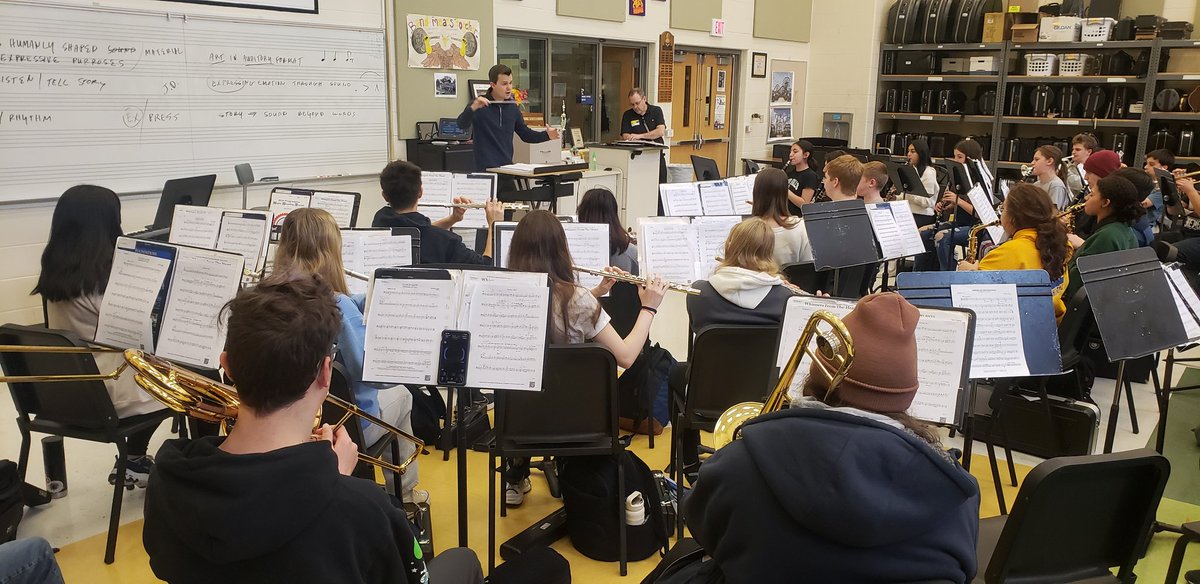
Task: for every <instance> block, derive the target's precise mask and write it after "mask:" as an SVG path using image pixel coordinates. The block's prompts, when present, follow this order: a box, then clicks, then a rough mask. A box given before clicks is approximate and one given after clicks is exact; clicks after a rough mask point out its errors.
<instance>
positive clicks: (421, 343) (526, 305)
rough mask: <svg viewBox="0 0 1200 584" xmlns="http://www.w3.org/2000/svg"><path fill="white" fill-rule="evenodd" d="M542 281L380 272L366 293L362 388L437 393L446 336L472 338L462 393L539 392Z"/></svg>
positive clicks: (526, 275) (544, 314) (485, 274)
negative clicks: (403, 386)
mask: <svg viewBox="0 0 1200 584" xmlns="http://www.w3.org/2000/svg"><path fill="white" fill-rule="evenodd" d="M549 310H550V287H549V278H548V277H547V276H546V274H540V273H532V272H510V271H506V270H493V271H485V270H447V269H430V268H380V269H377V270H375V273H374V276H373V277H372V278H371V286H370V290H369V291H368V293H367V300H366V310H365V316H364V318H365V320H366V329H367V330H366V339H365V343H364V358H363V380H364V381H367V382H374V383H389V384H397V383H407V384H417V385H436V383H437V369H438V358H439V353H440V348H441V336H442V331H444V330H463V331H468V332H470V333H471V337H470V358H469V360H468V367H467V375H466V383H465V384H464V385H465V386H467V387H477V388H488V389H506V390H523V391H540V390H541V388H542V371H543V367H544V364H545V357H546V337H547V330H548V322H549Z"/></svg>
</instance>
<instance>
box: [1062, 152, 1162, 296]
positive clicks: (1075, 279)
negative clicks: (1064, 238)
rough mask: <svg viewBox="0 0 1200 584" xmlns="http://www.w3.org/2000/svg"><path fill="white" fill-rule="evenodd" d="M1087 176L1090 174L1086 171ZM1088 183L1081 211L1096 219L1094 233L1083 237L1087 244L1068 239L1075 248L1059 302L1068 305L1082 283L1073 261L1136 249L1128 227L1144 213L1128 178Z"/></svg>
mask: <svg viewBox="0 0 1200 584" xmlns="http://www.w3.org/2000/svg"><path fill="white" fill-rule="evenodd" d="M1105 152H1109V150H1101V151H1100V152H1097V153H1095V154H1093V155H1091V156H1089V157H1088V161H1087V163H1084V167H1087V166H1088V165H1089V164H1090V163H1091V162H1092V161H1093V160H1095V159H1096V157H1097V156H1100V155H1102V154H1104V153H1105ZM1112 170H1114V171H1115V170H1116V169H1115V168H1114V169H1112ZM1088 174H1089V175H1091V174H1093V173H1092V171H1091V170H1088ZM1088 184H1090V185H1092V190H1091V192H1090V193H1088V197H1087V205H1086V206H1084V208H1083V214H1085V215H1087V216H1089V217H1093V218H1094V219H1095V220H1096V231H1095V232H1094V233H1092V235H1091V236H1090V237H1088V238H1087V241H1083V240H1081V239H1079V237H1078V236H1076V235H1070V236H1068V237H1069V238H1070V241H1071V245H1072V246H1074V247H1075V255H1074V256H1073V257H1072V258H1071V261H1070V262H1069V263H1068V264H1067V268H1068V270H1067V290H1066V291H1065V292H1063V300H1064V302H1067V303H1068V304H1069V303H1070V302H1071V299H1072V298H1074V297H1075V293H1076V292H1077V291H1078V290H1079V287H1080V286H1082V285H1083V281H1082V280H1080V278H1079V267H1078V266H1077V265H1075V262H1076V261H1077V260H1078V259H1079V258H1080V257H1081V256H1087V255H1095V254H1102V253H1108V252H1110V251H1121V250H1125V249H1133V248H1135V247H1137V246H1138V243H1137V238H1136V237H1134V235H1133V229H1131V228H1130V224H1131V223H1133V221H1134V220H1136V219H1137V218H1138V217H1141V216H1142V214H1143V213H1145V212H1146V210H1145V209H1143V208H1142V205H1141V203H1139V202H1138V198H1137V196H1138V195H1137V187H1135V186H1133V183H1131V182H1129V180H1128V179H1125V178H1123V177H1120V176H1115V175H1114V176H1106V177H1104V178H1102V179H1098V180H1095V181H1091V180H1090V178H1089V183H1088Z"/></svg>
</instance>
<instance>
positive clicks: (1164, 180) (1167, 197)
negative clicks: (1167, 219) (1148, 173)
mask: <svg viewBox="0 0 1200 584" xmlns="http://www.w3.org/2000/svg"><path fill="white" fill-rule="evenodd" d="M1154 178H1155V179H1157V181H1158V190H1159V192H1161V193H1162V200H1163V204H1164V205H1175V204H1177V203H1178V202H1179V188H1178V187H1176V186H1175V175H1173V174H1171V173H1170V172H1167V171H1166V170H1163V169H1161V168H1155V169H1154Z"/></svg>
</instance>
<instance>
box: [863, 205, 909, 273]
mask: <svg viewBox="0 0 1200 584" xmlns="http://www.w3.org/2000/svg"><path fill="white" fill-rule="evenodd" d="M867 217H869V218H870V219H871V228H872V229H873V230H874V231H875V241H878V242H879V253H880V255H882V256H883V258H882V259H885V260H894V259H896V258H901V257H904V240H903V239H902V238H901V237H900V226H899V225H896V217H895V216H894V215H893V214H892V206H891V205H889V204H887V203H873V204H869V205H867Z"/></svg>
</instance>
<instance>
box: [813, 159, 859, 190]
mask: <svg viewBox="0 0 1200 584" xmlns="http://www.w3.org/2000/svg"><path fill="white" fill-rule="evenodd" d="M862 173H863V163H861V162H859V161H858V159H857V158H855V157H853V156H850V155H849V154H843V155H841V156H838V157H837V158H834V159H832V160H829V161H826V162H825V168H824V176H823V178H822V179H821V181H822V184H824V185H825V194H827V195H828V196H829V200H830V201H850V200H853V199H856V198H858V183H859V182H861V181H862Z"/></svg>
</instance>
